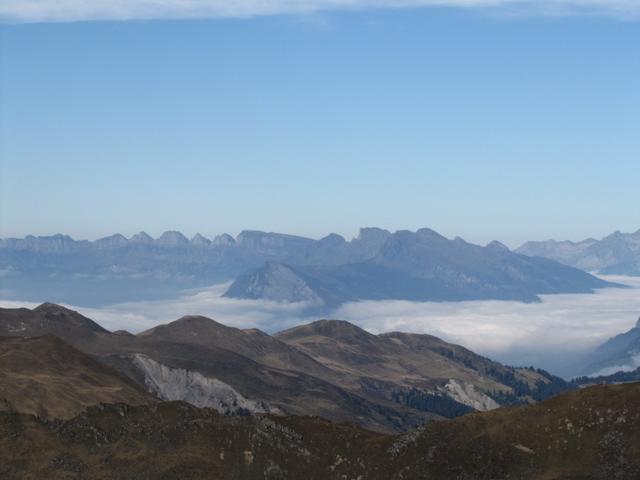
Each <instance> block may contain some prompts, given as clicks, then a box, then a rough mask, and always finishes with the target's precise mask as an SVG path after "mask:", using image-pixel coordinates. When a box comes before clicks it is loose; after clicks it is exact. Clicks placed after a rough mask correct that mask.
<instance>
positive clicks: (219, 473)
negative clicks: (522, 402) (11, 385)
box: [0, 383, 640, 480]
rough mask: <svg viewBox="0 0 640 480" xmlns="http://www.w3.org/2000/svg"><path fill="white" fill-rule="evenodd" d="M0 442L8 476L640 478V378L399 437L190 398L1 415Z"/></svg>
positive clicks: (2, 469)
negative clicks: (59, 414) (58, 415)
mask: <svg viewBox="0 0 640 480" xmlns="http://www.w3.org/2000/svg"><path fill="white" fill-rule="evenodd" d="M34 451H37V452H38V454H37V455H34V454H33V452H34ZM0 452H1V453H0V458H1V459H2V461H1V462H0V474H1V475H2V478H5V479H18V478H25V477H27V476H30V475H31V476H33V475H35V476H36V477H38V478H50V479H58V478H71V477H73V476H75V477H78V478H92V479H118V478H123V479H124V478H142V479H151V478H166V479H173V478H175V479H178V478H179V479H200V478H202V479H204V478H207V479H246V480H252V479H298V478H308V479H312V480H313V479H318V480H320V479H323V480H324V479H344V478H366V479H372V480H376V479H381V480H382V479H385V480H388V479H414V478H415V479H451V478H460V479H480V478H486V479H490V478H520V479H529V478H531V479H533V478H563V479H578V478H580V479H584V478H589V479H605V478H610V477H611V476H614V477H615V478H619V479H637V478H638V476H639V475H640V455H638V453H639V452H640V383H635V384H626V385H613V386H598V387H590V388H586V389H583V390H579V391H574V392H570V393H567V394H563V395H560V396H558V397H556V398H554V399H552V400H548V401H545V402H543V403H541V404H538V405H535V406H527V407H515V408H503V409H498V410H494V411H492V412H485V413H476V414H472V415H468V416H465V417H461V418H458V419H456V420H450V421H444V422H434V423H431V424H428V425H426V426H424V427H422V428H420V429H418V430H415V431H413V432H410V433H408V434H404V435H399V436H392V435H387V434H382V433H376V432H371V431H368V430H364V429H362V428H360V427H357V426H355V425H353V424H349V423H339V424H336V423H331V422H329V421H327V420H323V419H320V418H317V417H274V416H268V415H267V416H264V415H259V416H249V417H228V416H222V415H220V414H219V413H217V412H215V411H213V410H211V409H198V408H196V407H193V406H190V405H188V404H185V403H182V402H167V403H162V404H156V405H150V406H138V407H130V406H127V405H124V404H115V405H99V406H96V407H91V408H89V409H88V410H87V411H86V412H85V413H83V414H81V415H79V416H77V417H75V418H73V419H71V420H68V421H49V422H47V421H43V420H39V419H38V418H36V417H33V416H27V415H20V414H16V413H0ZM134 454H135V455H134ZM132 455H134V456H135V460H133V458H134V457H132Z"/></svg>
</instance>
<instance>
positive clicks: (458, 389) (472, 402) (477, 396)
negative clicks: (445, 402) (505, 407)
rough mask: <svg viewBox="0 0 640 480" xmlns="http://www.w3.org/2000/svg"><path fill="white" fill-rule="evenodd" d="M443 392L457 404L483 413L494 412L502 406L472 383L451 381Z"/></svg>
mask: <svg viewBox="0 0 640 480" xmlns="http://www.w3.org/2000/svg"><path fill="white" fill-rule="evenodd" d="M442 392H443V393H445V394H446V395H448V396H449V397H450V398H452V399H453V400H455V401H456V402H459V403H462V404H463V405H467V406H469V407H472V408H474V409H476V410H479V411H481V412H486V411H488V410H494V409H496V408H498V407H499V406H500V405H499V404H498V403H497V402H496V401H495V400H494V399H493V398H491V397H489V396H487V395H485V394H484V393H482V392H479V391H478V390H477V389H476V387H475V386H473V385H471V384H470V383H465V382H459V381H457V380H453V379H451V380H449V383H447V384H446V385H445V386H444V387H443V388H442Z"/></svg>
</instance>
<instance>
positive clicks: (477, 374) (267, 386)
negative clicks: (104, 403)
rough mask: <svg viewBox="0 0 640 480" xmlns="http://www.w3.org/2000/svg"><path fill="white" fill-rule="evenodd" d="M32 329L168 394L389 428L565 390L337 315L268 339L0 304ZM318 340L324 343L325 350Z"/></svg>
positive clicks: (207, 324) (199, 320)
mask: <svg viewBox="0 0 640 480" xmlns="http://www.w3.org/2000/svg"><path fill="white" fill-rule="evenodd" d="M327 325H328V327H327ZM71 326H73V328H71ZM305 328H306V330H305ZM327 328H328V330H327ZM305 331H307V332H313V333H312V334H310V333H308V334H305V335H303V332H305ZM322 331H324V333H323V334H322V335H321V332H322ZM31 332H33V333H34V334H36V335H42V334H47V333H51V334H55V335H58V336H59V337H60V338H62V339H63V340H64V341H65V342H68V343H69V344H70V345H72V346H74V347H75V348H77V349H79V350H81V351H83V352H84V353H86V354H89V355H91V356H93V357H94V358H96V359H97V360H99V361H101V362H103V363H105V364H107V365H109V366H111V367H113V368H115V369H116V370H118V371H120V372H121V373H123V374H125V375H127V376H128V377H129V378H131V379H132V380H133V381H135V382H137V384H138V385H140V386H142V387H144V388H147V389H149V390H151V391H153V392H154V393H155V394H156V395H158V396H160V397H161V398H165V399H188V398H191V399H194V398H197V399H198V400H197V402H199V403H198V404H199V405H209V406H214V407H216V406H217V407H219V408H221V409H222V410H223V411H224V410H226V409H228V410H232V408H231V406H232V404H233V403H234V401H233V400H229V398H234V395H235V399H236V401H237V403H242V402H245V403H246V404H247V405H256V406H257V407H256V411H272V412H275V411H278V412H282V413H284V414H297V415H300V414H314V415H320V416H323V417H325V418H329V419H332V420H341V421H343V420H349V421H355V422H358V423H360V424H361V425H363V426H366V427H368V428H373V429H377V430H383V431H403V430H407V429H409V428H412V427H414V426H417V425H420V424H421V423H423V422H424V421H425V420H428V419H432V418H442V417H451V416H455V415H459V414H461V413H466V412H467V411H470V410H472V409H481V410H484V409H489V408H493V407H495V406H497V404H513V403H522V402H525V403H526V402H530V401H533V400H539V399H542V398H545V397H546V396H549V395H551V394H554V393H557V392H559V391H562V390H563V389H566V388H568V385H567V384H566V382H563V381H562V380H560V379H557V378H555V377H553V376H551V375H549V374H547V373H544V372H539V371H533V370H529V369H514V368H511V367H505V366H503V365H500V364H498V363H496V362H492V361H490V360H488V359H486V358H484V357H480V356H478V355H475V354H473V353H472V352H469V351H468V350H466V349H463V348H462V347H459V346H455V345H451V344H448V343H446V342H443V341H442V340H439V339H437V338H435V337H430V336H424V335H411V334H400V333H397V334H388V335H380V336H376V335H372V334H370V333H368V332H366V331H364V330H362V329H360V328H358V327H356V326H354V325H351V324H348V323H347V322H340V321H318V322H314V323H311V324H309V325H306V326H305V327H299V329H294V330H290V331H286V332H283V333H282V334H280V335H277V336H273V337H272V336H269V335H267V334H265V333H263V332H260V331H256V330H239V329H235V328H230V327H226V326H224V325H222V324H219V323H217V322H215V321H213V320H210V319H207V318H205V317H197V316H191V317H184V318H182V319H179V320H177V321H175V322H171V323H169V324H167V325H163V326H159V327H156V328H154V329H151V330H149V331H147V332H143V333H141V334H138V335H131V334H122V333H118V334H116V333H111V332H108V331H106V330H104V329H101V328H100V327H99V326H98V328H96V324H95V323H94V322H92V321H91V320H89V319H87V318H86V317H83V316H82V315H80V314H78V313H77V312H73V311H70V310H68V309H65V308H63V307H59V306H56V305H51V304H46V305H43V306H41V307H38V308H36V309H33V310H28V309H0V335H8V336H23V337H25V336H26V337H28V336H31ZM323 345H324V346H329V348H328V350H327V351H326V352H324V353H323V352H322V350H321V349H322V347H323ZM319 349H320V350H319ZM146 359H149V360H146ZM168 379H170V380H168ZM189 385H192V386H193V388H200V389H205V390H206V392H209V393H207V395H210V396H211V402H209V403H206V398H204V399H203V396H202V395H198V396H197V397H194V396H193V395H192V392H190V387H188V386H189ZM234 392H235V393H234ZM190 395H191V396H190ZM216 395H218V396H224V398H225V399H224V401H221V399H220V398H216ZM189 396H190V397H189ZM205 397H206V395H205Z"/></svg>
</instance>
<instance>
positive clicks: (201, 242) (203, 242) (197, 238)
mask: <svg viewBox="0 0 640 480" xmlns="http://www.w3.org/2000/svg"><path fill="white" fill-rule="evenodd" d="M191 244H192V245H197V246H200V247H206V246H208V245H211V240H209V239H208V238H207V237H205V236H203V235H201V234H200V233H196V234H195V235H194V236H193V238H192V239H191Z"/></svg>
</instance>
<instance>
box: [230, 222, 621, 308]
mask: <svg viewBox="0 0 640 480" xmlns="http://www.w3.org/2000/svg"><path fill="white" fill-rule="evenodd" d="M606 286H613V285H612V284H610V283H607V282H605V281H603V280H600V279H598V278H596V277H593V276H591V275H589V274H587V273H585V272H582V271H580V270H578V269H574V268H570V267H567V266H563V265H561V264H559V263H557V262H554V261H549V260H547V259H543V258H537V257H527V256H525V255H519V254H517V253H513V252H511V251H510V250H509V249H508V248H507V247H505V246H504V245H502V244H500V243H498V242H492V243H490V244H489V245H487V246H486V247H482V246H479V245H473V244H470V243H467V242H465V241H464V240H462V239H461V238H456V239H454V240H449V239H447V238H445V237H443V236H442V235H440V234H438V233H437V232H434V231H433V230H429V229H421V230H418V231H417V232H409V231H398V232H396V233H394V234H390V235H389V236H388V237H387V238H386V240H385V241H384V243H383V244H382V246H381V247H380V249H379V250H378V251H377V253H376V254H375V255H374V256H373V257H371V258H370V259H367V260H364V261H361V262H352V263H346V264H339V265H318V266H316V265H302V264H297V265H296V264H295V263H294V262H288V263H275V262H269V263H267V264H265V265H264V266H262V267H260V268H259V269H257V270H256V271H254V272H251V273H249V274H246V275H242V276H240V277H239V278H238V279H236V280H235V282H234V283H233V284H232V285H231V286H230V287H229V290H228V291H227V292H226V294H225V295H226V296H228V297H232V298H247V299H268V300H275V301H285V302H309V303H310V304H312V305H314V304H315V305H320V306H324V307H329V308H334V307H336V306H339V305H341V304H343V303H345V302H349V301H358V300H390V299H394V300H411V301H462V300H485V299H493V300H517V301H523V302H534V301H538V300H539V297H538V295H541V294H552V293H590V292H592V291H593V289H595V288H602V287H606Z"/></svg>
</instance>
